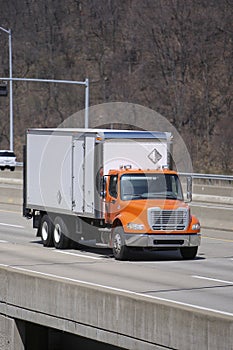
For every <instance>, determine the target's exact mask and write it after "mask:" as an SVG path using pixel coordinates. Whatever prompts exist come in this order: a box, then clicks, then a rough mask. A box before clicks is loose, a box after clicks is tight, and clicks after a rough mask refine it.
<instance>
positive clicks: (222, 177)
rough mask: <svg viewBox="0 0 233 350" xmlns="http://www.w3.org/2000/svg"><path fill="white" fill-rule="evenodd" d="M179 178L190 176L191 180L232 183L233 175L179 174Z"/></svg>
mask: <svg viewBox="0 0 233 350" xmlns="http://www.w3.org/2000/svg"><path fill="white" fill-rule="evenodd" d="M179 175H181V176H191V177H192V178H193V179H203V180H221V181H233V175H215V174H198V173H179Z"/></svg>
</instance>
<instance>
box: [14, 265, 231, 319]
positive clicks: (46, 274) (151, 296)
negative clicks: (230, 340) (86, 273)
mask: <svg viewBox="0 0 233 350" xmlns="http://www.w3.org/2000/svg"><path fill="white" fill-rule="evenodd" d="M10 268H12V269H14V270H18V271H23V272H29V273H34V274H37V275H41V276H46V277H51V278H57V279H60V280H63V281H70V282H76V283H79V284H82V285H86V286H91V287H97V288H103V289H106V290H111V291H115V292H119V293H124V294H127V295H134V296H139V297H143V298H146V299H154V300H159V301H164V302H168V303H171V304H173V305H174V304H175V305H181V306H185V307H191V308H194V309H197V310H202V311H208V312H213V313H215V314H220V315H225V316H230V317H233V313H230V312H226V311H221V310H216V309H210V308H207V307H203V306H198V305H194V304H188V303H183V302H181V301H176V300H171V299H165V298H161V297H155V296H153V295H148V294H143V293H137V292H133V291H131V290H127V289H120V288H115V287H109V286H105V285H102V284H97V283H92V282H85V281H81V280H76V279H73V278H68V277H62V276H58V275H54V274H50V273H44V272H39V271H34V270H29V269H24V268H21V267H15V266H14V267H12V266H10Z"/></svg>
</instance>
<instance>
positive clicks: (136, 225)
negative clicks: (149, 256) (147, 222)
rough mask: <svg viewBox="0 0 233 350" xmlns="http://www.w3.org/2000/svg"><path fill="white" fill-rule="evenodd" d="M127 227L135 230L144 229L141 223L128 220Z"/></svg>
mask: <svg viewBox="0 0 233 350" xmlns="http://www.w3.org/2000/svg"><path fill="white" fill-rule="evenodd" d="M127 228H128V229H129V230H135V231H143V230H144V229H145V227H144V225H143V224H135V223H134V222H129V223H128V224H127Z"/></svg>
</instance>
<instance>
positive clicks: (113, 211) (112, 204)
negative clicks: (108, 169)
mask: <svg viewBox="0 0 233 350" xmlns="http://www.w3.org/2000/svg"><path fill="white" fill-rule="evenodd" d="M118 189H119V184H118V175H117V174H114V175H110V176H108V181H107V193H106V201H105V203H106V210H105V220H106V222H108V223H110V224H111V223H112V222H113V221H114V218H115V217H116V215H117V214H118V213H119V210H120V206H119V199H118V198H119V196H118Z"/></svg>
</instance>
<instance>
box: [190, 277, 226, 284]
mask: <svg viewBox="0 0 233 350" xmlns="http://www.w3.org/2000/svg"><path fill="white" fill-rule="evenodd" d="M192 277H194V278H199V279H201V280H207V281H213V282H220V283H224V284H232V285H233V282H231V281H225V280H220V279H217V278H210V277H204V276H192Z"/></svg>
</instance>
